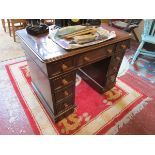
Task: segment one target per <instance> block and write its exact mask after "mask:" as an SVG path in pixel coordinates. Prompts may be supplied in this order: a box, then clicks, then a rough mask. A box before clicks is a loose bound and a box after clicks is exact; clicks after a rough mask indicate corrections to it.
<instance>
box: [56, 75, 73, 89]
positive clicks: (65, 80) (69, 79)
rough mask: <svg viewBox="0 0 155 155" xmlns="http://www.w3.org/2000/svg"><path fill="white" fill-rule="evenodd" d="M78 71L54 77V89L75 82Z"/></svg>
mask: <svg viewBox="0 0 155 155" xmlns="http://www.w3.org/2000/svg"><path fill="white" fill-rule="evenodd" d="M75 78H76V73H75V72H71V73H69V74H65V75H63V76H60V77H58V78H55V79H53V85H54V89H55V90H58V89H61V88H63V87H66V86H68V85H70V84H72V83H74V82H75Z"/></svg>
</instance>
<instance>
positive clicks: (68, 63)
mask: <svg viewBox="0 0 155 155" xmlns="http://www.w3.org/2000/svg"><path fill="white" fill-rule="evenodd" d="M73 68H74V57H71V58H67V59H64V60H62V61H58V62H53V63H51V64H49V65H48V66H47V70H48V75H49V77H52V76H55V75H57V74H61V73H65V72H67V71H69V70H71V69H73Z"/></svg>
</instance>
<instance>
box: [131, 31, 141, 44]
mask: <svg viewBox="0 0 155 155" xmlns="http://www.w3.org/2000/svg"><path fill="white" fill-rule="evenodd" d="M132 33H133V35H134V37H135V39H136V41H137V42H138V43H139V39H138V37H137V35H136V33H135V31H134V30H132Z"/></svg>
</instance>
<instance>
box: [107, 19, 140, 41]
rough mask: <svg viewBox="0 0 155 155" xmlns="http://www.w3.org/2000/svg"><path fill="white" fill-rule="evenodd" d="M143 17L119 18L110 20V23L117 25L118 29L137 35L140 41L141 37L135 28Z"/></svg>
mask: <svg viewBox="0 0 155 155" xmlns="http://www.w3.org/2000/svg"><path fill="white" fill-rule="evenodd" d="M141 21H142V19H118V20H116V19H115V20H112V19H110V20H109V25H110V26H113V27H116V28H118V29H122V30H124V31H127V32H129V33H132V34H133V36H134V37H135V39H136V41H137V42H139V39H138V37H137V35H136V33H135V31H134V29H135V28H137V27H138V26H139V24H140V22H141Z"/></svg>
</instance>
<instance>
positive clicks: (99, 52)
mask: <svg viewBox="0 0 155 155" xmlns="http://www.w3.org/2000/svg"><path fill="white" fill-rule="evenodd" d="M113 51H114V45H109V46H107V47H103V48H99V49H95V50H92V51H90V52H86V53H84V54H81V55H79V56H78V57H77V65H78V66H81V65H85V64H88V63H89V62H92V61H95V60H98V59H101V58H106V57H109V56H111V55H112V54H113Z"/></svg>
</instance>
